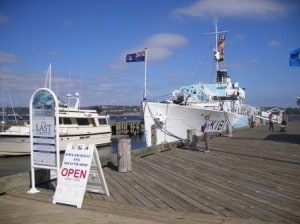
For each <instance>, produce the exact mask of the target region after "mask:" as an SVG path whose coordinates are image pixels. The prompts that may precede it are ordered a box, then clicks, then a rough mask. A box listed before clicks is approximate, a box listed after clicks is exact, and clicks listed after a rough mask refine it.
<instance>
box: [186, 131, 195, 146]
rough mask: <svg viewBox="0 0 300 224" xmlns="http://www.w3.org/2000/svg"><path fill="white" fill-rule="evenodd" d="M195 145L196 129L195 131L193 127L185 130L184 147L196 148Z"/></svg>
mask: <svg viewBox="0 0 300 224" xmlns="http://www.w3.org/2000/svg"><path fill="white" fill-rule="evenodd" d="M196 146H197V141H196V131H195V129H188V130H187V140H186V147H188V148H196Z"/></svg>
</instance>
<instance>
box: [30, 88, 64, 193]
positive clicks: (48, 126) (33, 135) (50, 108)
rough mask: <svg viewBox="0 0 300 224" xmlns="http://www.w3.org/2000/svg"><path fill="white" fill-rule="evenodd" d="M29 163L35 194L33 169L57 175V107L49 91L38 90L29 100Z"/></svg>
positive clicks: (36, 191) (55, 98) (53, 96)
mask: <svg viewBox="0 0 300 224" xmlns="http://www.w3.org/2000/svg"><path fill="white" fill-rule="evenodd" d="M29 110H30V147H31V155H30V163H31V189H30V190H29V191H27V193H30V194H35V193H38V192H39V190H38V189H37V188H36V186H35V184H36V183H35V169H48V170H50V171H51V170H54V171H56V174H58V171H59V166H60V154H59V152H60V150H59V116H58V113H59V107H58V100H57V97H56V95H55V94H54V92H53V91H52V90H51V89H48V88H39V89H37V90H36V91H35V92H34V93H33V94H32V96H31V99H30V105H29Z"/></svg>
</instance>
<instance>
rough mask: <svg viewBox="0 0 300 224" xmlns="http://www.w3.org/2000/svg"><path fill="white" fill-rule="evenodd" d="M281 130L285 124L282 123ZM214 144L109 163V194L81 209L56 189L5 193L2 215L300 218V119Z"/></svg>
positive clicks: (92, 219)
mask: <svg viewBox="0 0 300 224" xmlns="http://www.w3.org/2000/svg"><path fill="white" fill-rule="evenodd" d="M277 129H278V130H279V128H278V127H277ZM210 143H211V147H212V149H211V151H210V152H209V153H204V152H203V148H204V145H203V142H200V143H199V144H198V150H195V149H184V148H175V149H171V150H168V151H164V152H161V153H155V154H152V155H149V156H143V157H137V158H135V159H134V160H133V161H132V162H133V163H132V165H133V171H132V172H130V173H119V172H117V171H115V170H114V169H113V168H112V167H105V168H104V174H105V178H106V181H107V184H108V188H109V191H110V194H111V195H110V196H103V195H99V194H92V193H86V194H85V198H84V201H83V206H82V209H77V208H74V207H70V206H66V205H53V204H51V201H52V195H53V193H54V192H53V190H46V189H41V190H42V191H41V192H40V193H38V194H34V195H31V194H26V191H27V190H28V189H29V187H28V186H27V188H26V187H23V188H19V189H15V190H10V191H7V192H6V193H5V194H3V195H2V196H0V222H1V223H61V222H63V223H200V224H201V223H203V224H204V223H205V224H206V223H216V224H217V223H235V224H237V223H265V222H267V223H300V122H290V123H289V124H288V132H287V133H280V132H278V131H275V132H272V133H269V132H268V127H267V126H262V127H259V128H250V129H242V130H238V131H236V132H234V135H233V137H232V138H228V137H216V138H213V139H211V141H210Z"/></svg>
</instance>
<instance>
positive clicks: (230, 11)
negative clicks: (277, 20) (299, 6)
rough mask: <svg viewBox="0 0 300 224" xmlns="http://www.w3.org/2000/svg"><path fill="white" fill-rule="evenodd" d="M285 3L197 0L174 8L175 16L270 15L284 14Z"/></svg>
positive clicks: (259, 0)
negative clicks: (185, 5)
mask: <svg viewBox="0 0 300 224" xmlns="http://www.w3.org/2000/svg"><path fill="white" fill-rule="evenodd" d="M287 11H288V6H287V4H284V3H282V2H279V1H275V0H251V1H249V0H199V1H197V2H196V3H194V4H192V5H189V6H187V7H184V8H179V9H175V10H174V11H173V14H174V15H175V16H179V17H182V16H191V17H207V16H208V17H211V16H224V17H236V16H238V17H251V18H253V17H272V16H281V15H285V14H286V13H287Z"/></svg>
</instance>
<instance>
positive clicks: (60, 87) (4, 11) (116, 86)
mask: <svg viewBox="0 0 300 224" xmlns="http://www.w3.org/2000/svg"><path fill="white" fill-rule="evenodd" d="M299 11H300V3H299V1H297V0H199V1H197V0H177V1H175V0H163V1H162V0H127V1H124V0H101V1H96V0H95V1H92V0H87V1H81V0H72V1H71V0H70V1H63V0H49V1H47V0H44V1H41V0H26V1H21V0H0V68H1V69H2V71H4V72H3V73H4V76H5V83H6V85H4V87H5V88H4V90H5V91H4V95H5V96H7V92H8V91H7V89H8V90H9V93H10V95H11V99H12V103H13V105H14V106H28V105H29V100H30V97H31V95H32V93H33V92H34V90H35V89H36V88H39V87H44V83H45V73H46V71H47V69H48V66H49V63H52V79H53V82H52V89H53V90H54V91H55V92H56V93H57V94H58V95H59V96H62V95H65V94H67V93H69V92H70V93H72V94H74V93H75V92H80V94H81V105H83V106H90V105H104V104H112V105H114V104H117V105H139V103H140V101H141V99H142V96H143V88H144V63H143V62H139V63H126V62H125V57H126V54H129V53H135V52H138V51H142V50H143V49H144V48H148V63H147V86H148V93H147V94H148V96H153V97H160V98H162V97H163V96H165V95H167V94H170V93H171V91H172V90H173V89H176V88H178V87H180V86H184V85H189V84H194V83H199V82H203V83H206V82H212V80H213V79H214V78H215V74H214V64H213V60H212V58H213V53H212V46H213V44H214V43H213V41H214V39H213V37H212V36H210V35H206V34H205V33H208V32H212V31H213V29H214V27H213V18H214V17H215V16H217V17H218V21H219V29H220V30H227V31H229V33H228V34H227V36H226V42H225V61H226V62H225V63H226V64H225V65H226V67H227V68H228V72H229V75H230V76H231V79H232V80H233V81H237V82H239V85H240V86H241V87H245V88H246V96H247V103H248V104H251V105H254V106H280V107H297V105H296V97H297V96H299V95H300V88H299V84H300V67H289V65H288V60H289V53H290V52H291V51H292V50H294V49H296V48H299V47H300V26H299V21H300V15H299ZM7 87H8V88H7ZM0 104H1V106H2V105H3V104H4V105H9V101H8V99H7V97H6V98H5V97H4V99H1V103H0Z"/></svg>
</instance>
